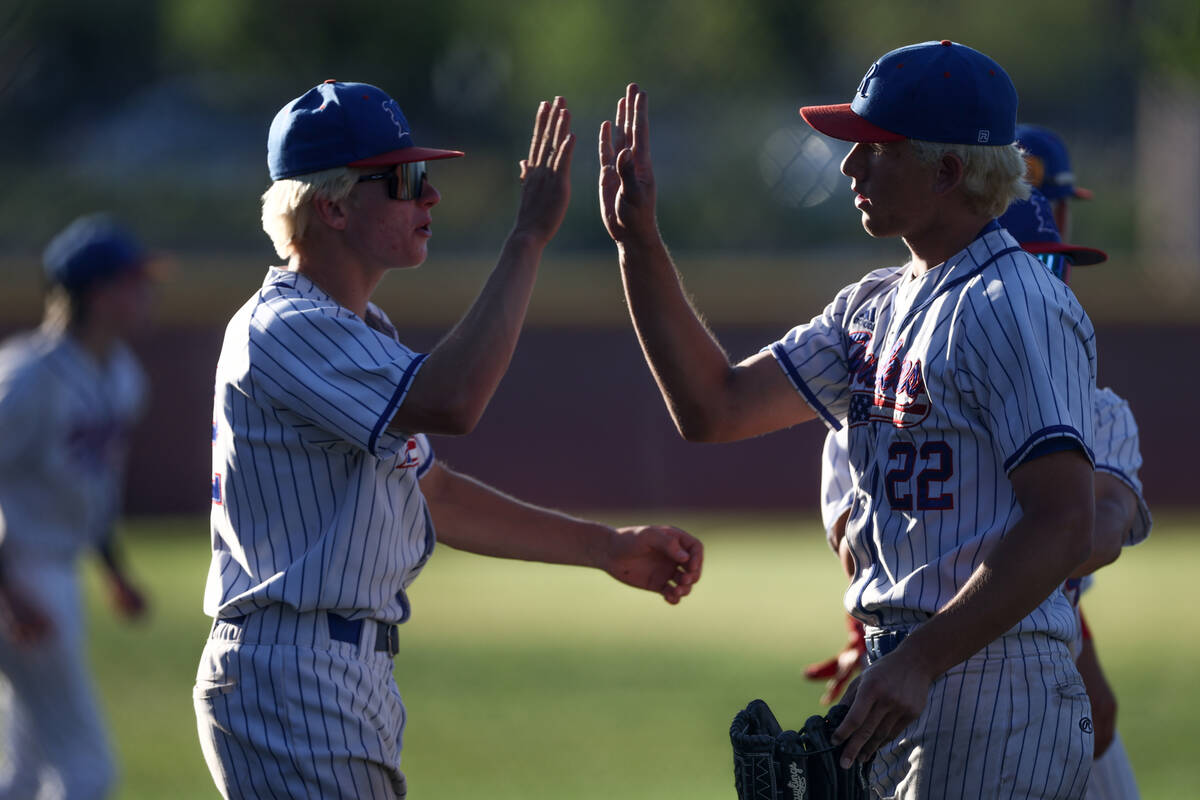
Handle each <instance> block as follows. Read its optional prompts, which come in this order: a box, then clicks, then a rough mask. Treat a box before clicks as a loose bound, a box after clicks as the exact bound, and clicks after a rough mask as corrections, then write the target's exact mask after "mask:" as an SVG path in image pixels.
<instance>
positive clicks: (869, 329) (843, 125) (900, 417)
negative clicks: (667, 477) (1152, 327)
mask: <svg viewBox="0 0 1200 800" xmlns="http://www.w3.org/2000/svg"><path fill="white" fill-rule="evenodd" d="M1016 106H1017V97H1016V90H1015V89H1014V87H1013V85H1012V82H1011V80H1010V79H1009V78H1008V76H1007V74H1005V72H1004V70H1003V68H1002V67H1000V65H999V64H998V63H996V62H995V61H994V60H993V59H991V58H989V57H987V56H986V55H984V54H982V53H980V52H978V51H976V50H973V49H972V48H969V47H966V46H965V45H961V44H958V43H954V42H950V41H948V40H944V41H932V42H924V43H921V44H918V45H911V46H908V47H902V48H899V49H897V50H893V51H891V52H890V53H887V54H885V55H884V56H882V57H881V58H879V59H878V60H877V61H876V62H875V63H874V64H873V65H872V66H871V67H870V69H868V71H867V73H866V74H865V75H864V77H863V79H862V81H861V82H860V83H859V85H858V90H857V92H856V93H855V97H854V99H853V101H852V102H850V103H846V104H842V105H837V106H819V107H805V108H803V109H802V110H801V113H802V114H803V116H804V118H805V120H806V121H807V122H808V123H809V124H810V125H812V126H813V127H814V128H816V129H817V130H819V131H822V132H824V133H826V134H828V135H831V136H834V137H835V138H840V139H843V140H847V141H850V142H854V145H853V147H852V148H851V150H850V153H849V154H848V155H847V156H846V158H845V160H844V161H843V162H842V172H843V173H844V174H846V175H847V176H848V177H849V178H850V189H851V192H852V193H853V194H854V205H855V207H856V208H857V209H858V211H859V212H860V214H861V219H862V224H863V227H864V229H865V230H866V231H867V233H869V234H870V235H871V236H875V237H899V238H900V239H901V240H902V241H903V243H904V245H905V246H906V248H907V250H908V254H909V259H908V261H907V262H906V263H905V264H903V265H901V266H897V267H890V268H885V269H880V270H876V271H874V272H872V273H870V274H868V275H867V276H865V277H864V278H863V279H861V280H860V281H858V282H857V283H854V284H852V285H850V286H847V287H845V288H844V289H843V290H841V291H840V292H838V294H837V296H836V297H835V298H834V299H833V300H832V301H831V302H830V303H829V304H828V305H827V306H826V307H825V309H824V311H823V312H822V313H820V314H819V315H818V316H817V317H815V318H814V319H813V320H812V321H811V322H809V323H807V324H803V325H799V326H797V327H796V328H794V329H793V330H791V331H790V332H788V333H787V334H785V335H784V336H783V337H782V338H781V339H780V340H779V341H777V342H775V343H773V344H771V345H769V346H768V347H766V348H764V349H763V350H762V351H761V352H760V353H759V354H757V355H754V356H751V357H749V358H747V359H745V360H743V361H741V362H740V363H737V364H731V363H730V361H729V358H728V356H727V355H726V354H725V352H724V351H723V350H722V349H721V347H720V345H719V344H718V343H717V341H716V340H715V338H714V337H713V335H712V334H711V332H710V331H709V330H708V329H707V328H706V327H705V326H704V324H703V323H702V321H701V320H700V318H699V316H698V315H697V313H696V312H695V310H694V309H693V308H692V306H691V304H690V302H689V301H688V299H687V295H686V293H685V292H684V291H683V288H682V285H681V281H680V277H679V273H678V272H677V271H676V269H675V266H674V264H673V263H672V261H671V258H670V256H669V254H668V253H667V250H666V247H665V245H664V244H663V241H662V238H661V236H660V234H659V231H658V228H657V224H656V220H655V192H656V187H655V182H654V175H653V169H652V164H651V159H650V150H649V129H648V125H649V123H648V116H649V115H648V109H647V101H646V95H645V93H644V92H643V91H641V90H639V89H638V87H637V86H636V85H631V86H629V87H628V88H627V90H626V94H625V96H624V97H623V98H622V99H621V101H620V102H619V103H618V106H617V115H616V120H615V124H614V123H612V122H605V123H604V124H603V126H602V127H601V132H600V166H601V174H600V187H599V188H600V198H601V213H602V217H603V219H604V222H605V225H606V227H607V229H608V231H609V234H610V235H611V236H612V238H613V239H614V241H615V242H616V244H617V250H618V255H619V258H620V266H621V274H622V278H623V280H624V283H625V291H626V296H627V299H628V302H629V309H630V314H631V316H632V319H633V324H634V327H635V329H636V331H637V334H638V336H639V339H640V340H641V344H642V348H643V351H644V353H645V356H646V359H647V362H648V363H649V365H650V368H651V370H652V372H653V373H654V376H655V378H656V380H657V381H658V384H659V388H660V390H661V392H662V395H663V398H664V400H665V402H666V404H667V406H668V408H669V410H670V412H671V414H672V416H673V418H674V420H675V423H676V426H677V427H678V428H679V431H680V433H681V434H682V435H683V436H684V437H686V438H688V439H691V440H697V441H708V442H721V441H731V440H737V439H743V438H748V437H751V436H757V435H761V434H764V433H769V432H772V431H776V430H780V429H783V428H787V427H789V426H791V425H794V424H796V423H799V422H804V421H806V420H811V419H814V418H820V419H822V420H824V421H825V423H826V424H827V425H828V426H829V427H830V428H831V429H838V428H840V427H842V426H846V427H848V428H849V431H848V452H849V463H850V474H851V480H852V483H853V486H854V499H853V506H852V508H851V511H850V516H849V519H848V522H847V526H846V541H847V542H848V545H849V548H850V551H851V553H852V555H853V557H854V562H855V565H856V569H855V575H854V580H853V582H852V583H851V585H850V588H849V590H848V591H847V592H846V595H845V604H846V608H847V610H848V611H849V612H850V613H852V614H853V615H854V616H855V617H857V618H858V619H860V620H861V621H862V622H863V623H864V625H865V626H866V637H865V639H866V646H867V651H868V657H869V660H870V661H871V665H870V666H869V667H868V668H867V669H866V670H865V671H864V673H863V675H862V676H861V678H860V679H859V681H858V683H857V684H856V686H855V689H854V692H853V696H852V697H851V698H849V700H848V702H849V711H848V712H847V714H846V716H845V719H844V721H843V722H842V724H841V725H840V726H839V727H838V729H837V730H836V731H835V732H834V740H835V742H837V743H840V744H842V745H843V746H844V749H843V752H842V760H843V762H845V763H849V762H850V761H851V760H853V759H856V758H858V759H864V760H865V759H866V758H868V757H870V756H874V763H873V767H872V788H873V790H874V791H875V792H876V793H877V794H879V795H880V796H881V797H904V798H942V797H976V798H982V797H988V798H991V797H1001V796H1002V797H1045V798H1052V797H1053V798H1080V797H1082V796H1083V792H1084V788H1085V786H1086V783H1087V774H1088V769H1089V767H1090V764H1091V756H1092V747H1093V741H1092V734H1091V720H1090V709H1089V705H1088V700H1087V694H1086V692H1085V690H1084V687H1083V682H1082V680H1081V679H1080V677H1079V674H1078V672H1077V671H1076V669H1075V666H1074V663H1073V661H1072V659H1071V654H1070V651H1069V647H1068V643H1069V641H1070V640H1071V638H1072V637H1073V635H1074V632H1075V629H1076V624H1075V617H1074V613H1073V610H1072V608H1071V604H1070V602H1069V601H1068V600H1067V598H1066V597H1064V596H1063V594H1062V592H1061V591H1058V589H1059V587H1060V586H1061V585H1062V582H1063V581H1064V580H1065V579H1066V578H1067V577H1068V576H1069V575H1070V574H1071V572H1072V571H1073V570H1074V569H1075V568H1076V567H1077V566H1078V565H1079V564H1080V563H1082V562H1083V561H1085V560H1086V559H1087V558H1088V556H1089V554H1090V552H1091V533H1092V517H1093V504H1092V491H1093V486H1092V480H1093V471H1094V467H1093V461H1092V440H1093V432H1092V408H1093V395H1094V394H1095V359H1096V354H1095V342H1094V333H1093V330H1092V326H1091V323H1090V321H1089V320H1088V319H1087V315H1086V314H1085V313H1084V312H1083V309H1082V308H1080V306H1079V303H1078V301H1077V300H1076V299H1075V297H1074V295H1073V294H1072V293H1071V292H1070V290H1069V289H1068V288H1067V287H1065V286H1064V285H1063V284H1062V283H1061V282H1059V281H1057V280H1055V279H1054V278H1053V277H1052V276H1051V275H1050V274H1049V273H1048V272H1047V271H1046V270H1045V269H1043V268H1042V267H1041V265H1040V264H1038V263H1037V261H1036V259H1035V258H1034V257H1033V256H1032V255H1030V254H1029V253H1026V252H1025V251H1023V250H1022V249H1021V248H1020V246H1019V245H1018V244H1017V242H1016V241H1015V240H1013V238H1012V237H1011V236H1009V235H1008V234H1007V233H1006V232H1005V231H1004V230H1003V228H1001V227H1000V226H999V225H997V224H996V221H995V219H994V209H996V208H1001V209H1002V208H1004V207H1007V205H1008V204H1009V202H1010V201H1011V200H1012V199H1013V198H1014V197H1019V196H1021V195H1022V194H1023V193H1024V191H1026V189H1025V187H1023V184H1022V182H1021V175H1022V174H1023V171H1024V170H1023V165H1022V164H1021V159H1020V154H1019V152H1018V151H1017V150H1016V147H1015V146H1014V145H1013V141H1014V139H1015V135H1014V129H1015V126H1016ZM913 140H917V141H921V142H935V143H938V144H953V145H964V146H972V147H976V146H978V147H989V148H998V149H1000V150H1004V151H1008V152H1007V154H1006V155H1003V156H1001V157H999V158H997V159H995V161H996V163H997V164H1008V165H1010V166H1009V167H998V168H999V169H1001V170H1002V172H1001V174H1000V175H998V176H997V178H998V180H997V181H996V182H995V184H994V185H996V186H999V187H1003V188H1001V189H999V190H998V193H997V195H996V196H995V197H993V198H991V200H992V201H994V202H988V203H983V204H980V203H979V202H977V199H978V198H975V197H972V193H971V191H970V190H966V189H965V186H964V176H965V174H966V169H965V164H964V160H963V158H962V157H961V156H960V155H957V154H955V153H954V152H953V151H947V152H944V153H943V154H942V155H940V156H939V157H937V158H936V159H935V160H934V161H933V162H932V163H928V162H925V161H922V160H921V159H920V158H919V157H918V155H917V152H916V149H915V148H914V145H913V143H912V142H913ZM917 147H918V148H919V147H920V145H918V146H917ZM1006 176H1007V177H1006ZM986 183H991V182H990V181H988V182H985V184H986ZM1062 320H1069V321H1070V322H1069V323H1067V324H1064V323H1063V322H1062ZM1051 322H1052V323H1053V324H1051Z"/></svg>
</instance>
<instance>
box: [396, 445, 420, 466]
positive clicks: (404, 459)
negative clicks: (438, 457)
mask: <svg viewBox="0 0 1200 800" xmlns="http://www.w3.org/2000/svg"><path fill="white" fill-rule="evenodd" d="M419 466H421V452H420V451H419V450H418V449H417V440H416V439H409V440H408V441H407V442H406V443H405V444H404V453H403V455H402V456H401V458H400V463H399V464H397V465H396V469H410V468H412V467H419Z"/></svg>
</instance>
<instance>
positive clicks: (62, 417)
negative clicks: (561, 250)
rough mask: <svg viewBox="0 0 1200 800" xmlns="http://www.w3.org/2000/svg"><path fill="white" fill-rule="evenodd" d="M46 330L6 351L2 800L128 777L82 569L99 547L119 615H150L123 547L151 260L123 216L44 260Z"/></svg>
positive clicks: (0, 610)
mask: <svg viewBox="0 0 1200 800" xmlns="http://www.w3.org/2000/svg"><path fill="white" fill-rule="evenodd" d="M43 263H44V266H45V271H46V277H47V279H48V282H49V291H48V293H47V303H46V314H45V318H44V321H43V324H42V325H41V327H40V328H38V329H37V330H34V331H31V332H28V333H24V334H19V335H17V336H15V337H13V338H12V339H9V340H8V341H7V342H5V343H4V345H3V347H2V348H0V428H2V429H3V430H4V436H3V437H2V440H0V622H2V624H0V678H2V679H3V680H4V681H6V682H7V683H8V684H9V687H8V688H9V691H8V692H7V707H6V708H2V709H0V718H2V719H3V724H4V729H5V734H6V736H5V737H4V742H5V746H4V753H5V755H6V757H7V759H6V760H7V762H8V764H7V770H6V772H7V776H6V777H5V778H0V798H10V797H11V798H20V799H21V800H25V799H26V798H32V797H36V796H38V792H39V791H43V790H45V789H46V786H47V785H56V784H57V785H61V787H62V792H63V794H64V796H65V797H67V798H70V799H72V800H74V798H99V797H104V796H106V795H107V794H108V792H109V790H110V789H111V787H112V785H113V783H114V781H115V777H116V770H115V765H114V762H113V755H112V752H111V750H110V748H109V745H108V740H107V735H106V733H105V727H104V724H103V722H102V720H101V716H100V709H99V707H98V705H97V702H96V698H95V697H94V696H93V691H92V686H91V679H90V676H89V674H88V670H87V654H86V652H85V637H84V630H83V609H82V608H81V597H80V586H79V580H78V576H77V570H76V566H77V564H76V562H77V560H78V557H79V556H80V554H81V553H83V552H85V551H87V550H91V549H99V550H100V552H101V555H102V557H103V561H104V564H105V565H106V568H107V569H106V574H107V575H108V577H109V579H110V582H111V585H112V588H113V592H114V598H115V600H116V603H117V608H118V610H119V611H120V612H122V613H123V614H124V615H126V616H128V617H137V616H139V615H140V614H141V613H142V612H143V611H144V609H145V601H144V599H143V597H142V595H141V593H140V592H139V591H138V590H137V589H136V588H135V587H134V585H133V584H132V583H131V582H130V580H129V578H128V577H127V575H126V572H125V569H124V568H123V566H122V564H121V561H120V560H119V559H118V558H117V553H116V550H115V547H114V543H113V541H112V532H113V522H114V520H115V518H116V516H117V515H118V513H119V512H120V498H121V489H122V475H123V471H124V463H125V454H126V449H127V445H128V437H129V432H130V429H131V427H132V426H133V424H134V422H135V421H136V420H137V419H138V416H139V414H140V412H141V410H142V406H143V404H144V402H145V393H146V388H145V383H146V382H145V379H144V377H143V373H142V370H141V368H140V366H139V365H138V363H137V361H136V360H135V358H134V356H133V354H132V353H131V352H130V350H129V348H128V347H127V346H126V344H125V339H126V338H127V337H128V336H129V335H130V334H132V333H133V332H134V331H135V330H136V328H137V327H138V326H139V325H140V324H141V323H142V322H143V321H144V319H145V317H146V314H147V312H148V311H149V304H150V302H151V291H150V279H151V275H150V272H151V263H152V262H151V259H150V258H148V256H147V253H146V252H145V250H143V248H142V247H141V245H140V244H139V243H138V242H137V241H136V240H135V239H134V238H133V236H132V235H131V234H129V233H128V232H127V231H126V230H124V229H123V228H122V227H120V226H119V225H117V223H115V222H114V221H113V220H112V219H111V218H109V217H107V216H103V215H93V216H87V217H82V218H80V219H78V220H76V221H75V222H73V223H72V224H71V225H69V226H68V227H67V228H66V229H65V230H63V231H62V232H61V233H59V234H58V235H57V236H56V237H55V238H54V239H53V240H52V241H51V242H50V244H49V246H48V247H47V248H46V250H45V254H44V256H43Z"/></svg>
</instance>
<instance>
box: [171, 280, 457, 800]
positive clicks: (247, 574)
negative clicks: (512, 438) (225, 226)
mask: <svg viewBox="0 0 1200 800" xmlns="http://www.w3.org/2000/svg"><path fill="white" fill-rule="evenodd" d="M423 360H424V356H423V355H420V354H417V353H414V352H413V351H411V350H409V349H408V348H407V347H405V346H404V345H402V344H401V343H400V342H399V341H398V340H397V336H396V330H395V328H394V327H393V326H392V324H391V322H390V321H388V319H387V317H386V316H384V314H383V312H382V311H380V310H379V309H378V308H377V307H376V306H374V305H369V306H368V310H367V318H366V320H363V319H360V318H359V317H358V316H356V315H355V314H353V313H352V312H350V311H349V310H348V309H346V308H344V307H342V306H340V305H339V304H338V303H336V302H335V301H334V300H333V299H332V298H330V297H329V295H327V294H326V293H325V292H324V291H323V290H321V289H320V288H319V287H318V286H316V285H315V284H314V283H313V282H312V281H310V280H309V279H308V278H306V277H305V276H303V275H300V274H298V273H295V272H289V271H286V270H283V269H277V268H273V269H271V270H270V271H269V272H268V274H267V277H266V280H265V281H264V283H263V287H262V289H261V290H260V291H259V292H258V293H257V294H255V296H254V297H252V298H251V299H250V300H249V301H248V302H247V303H246V304H245V305H244V306H243V307H242V308H241V309H240V310H239V311H238V312H237V313H236V314H235V315H234V317H233V319H232V320H231V321H230V323H229V326H228V327H227V329H226V331H225V342H224V345H223V347H222V350H221V356H220V359H219V361H218V363H217V376H216V397H215V401H214V410H213V475H212V546H213V559H212V565H211V568H210V571H209V578H208V585H207V587H206V590H205V596H204V610H205V612H206V613H208V614H209V615H211V616H213V617H216V618H217V619H216V621H215V623H214V626H213V631H212V634H211V635H210V637H209V641H208V643H207V644H206V646H205V648H204V653H203V655H202V657H201V661H200V666H199V669H198V670H197V674H196V687H195V691H194V697H193V700H194V705H195V709H196V716H197V721H198V723H199V733H200V741H201V749H202V750H203V752H204V756H205V761H206V762H207V764H208V766H209V770H210V772H211V773H212V775H213V779H214V782H215V783H216V784H217V788H218V789H219V790H220V792H221V793H222V795H223V796H225V797H227V798H232V797H239V798H240V797H307V796H314V797H315V796H320V797H328V798H358V797H380V798H382V797H389V798H403V797H404V796H405V792H406V781H405V778H404V774H403V773H402V772H401V771H400V753H401V747H402V739H403V731H404V725H405V721H406V714H405V710H404V705H403V702H402V701H401V698H400V693H399V690H398V689H397V687H396V683H395V680H394V678H393V676H392V669H393V664H392V658H391V653H394V652H395V651H394V650H393V649H392V646H391V644H390V643H391V642H393V641H394V639H393V638H392V636H391V634H394V630H391V628H392V625H393V624H394V623H399V622H403V621H404V620H406V619H407V618H408V616H409V604H408V598H407V596H406V594H405V589H406V587H407V586H408V585H409V584H410V583H411V582H412V580H413V579H414V578H415V577H416V576H417V574H418V573H419V572H420V571H421V568H422V567H423V566H424V564H425V562H426V561H427V560H428V559H429V557H430V555H431V554H432V552H433V547H434V530H433V523H432V521H431V519H430V516H429V510H428V508H427V506H426V503H425V499H424V497H423V496H422V495H421V490H420V486H419V484H418V479H419V478H420V476H421V475H423V474H425V472H426V471H427V470H428V469H429V468H430V466H431V465H432V463H433V454H432V451H431V449H430V446H429V442H428V440H427V439H426V437H425V436H423V435H420V434H414V435H407V434H403V433H397V432H395V431H393V430H391V429H389V427H388V425H389V423H390V421H391V419H392V417H393V416H394V414H395V411H396V409H397V408H398V407H399V406H400V404H401V403H402V402H403V400H404V396H405V394H406V393H407V391H408V388H409V386H410V385H411V383H412V379H413V376H414V375H416V373H417V370H418V369H419V367H420V365H421V363H422V361H423ZM381 643H383V644H382V646H381Z"/></svg>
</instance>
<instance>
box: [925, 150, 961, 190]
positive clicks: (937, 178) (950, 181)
mask: <svg viewBox="0 0 1200 800" xmlns="http://www.w3.org/2000/svg"><path fill="white" fill-rule="evenodd" d="M966 173H967V167H966V165H965V164H963V161H962V159H961V158H959V156H958V154H957V153H946V154H944V155H943V156H942V157H941V159H940V160H939V161H938V163H937V171H936V172H935V173H934V176H933V190H934V191H935V192H937V193H938V194H947V193H949V192H952V191H954V190H955V189H956V188H958V186H960V185H961V184H962V182H963V179H964V178H965V177H966Z"/></svg>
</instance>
